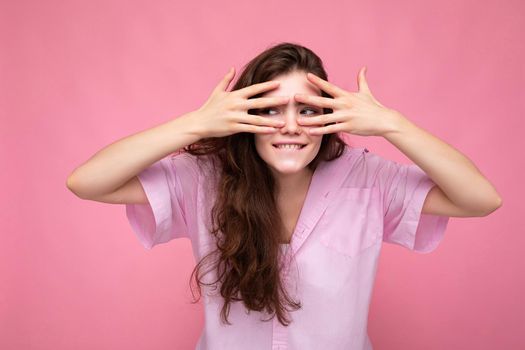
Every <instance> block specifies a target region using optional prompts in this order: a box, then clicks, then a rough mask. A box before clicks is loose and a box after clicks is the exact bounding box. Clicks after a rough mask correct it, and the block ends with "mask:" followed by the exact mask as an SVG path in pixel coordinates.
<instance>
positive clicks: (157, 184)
mask: <svg viewBox="0 0 525 350" xmlns="http://www.w3.org/2000/svg"><path fill="white" fill-rule="evenodd" d="M190 157H191V156H188V155H185V154H179V155H170V156H168V157H166V158H163V159H161V160H159V161H157V162H155V163H153V164H152V165H150V166H149V167H148V168H146V169H144V170H142V172H140V173H139V174H138V175H137V177H138V179H139V181H140V183H141V185H142V188H143V189H144V192H145V193H146V196H147V198H148V203H147V204H126V216H127V218H128V221H129V223H130V225H131V227H132V229H133V232H134V233H135V235H136V236H137V238H138V239H139V241H140V243H141V244H142V245H143V246H144V247H145V248H147V249H151V248H153V246H155V245H157V244H160V243H166V242H169V241H171V240H172V239H175V238H182V237H187V238H190V230H191V226H192V225H191V223H192V222H193V220H194V219H195V215H196V214H195V212H196V211H195V202H196V194H197V185H198V174H197V172H196V169H195V167H194V165H193V161H192V160H191V158H190Z"/></svg>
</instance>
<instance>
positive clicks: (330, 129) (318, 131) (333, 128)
mask: <svg viewBox="0 0 525 350" xmlns="http://www.w3.org/2000/svg"><path fill="white" fill-rule="evenodd" d="M339 131H344V126H343V123H338V124H331V125H327V126H324V127H321V128H312V129H310V130H308V133H309V134H310V135H324V134H335V133H336V132H339Z"/></svg>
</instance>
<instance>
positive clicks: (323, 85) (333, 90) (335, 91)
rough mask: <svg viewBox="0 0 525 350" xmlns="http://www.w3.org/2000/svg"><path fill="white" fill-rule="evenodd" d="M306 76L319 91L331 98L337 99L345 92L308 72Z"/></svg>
mask: <svg viewBox="0 0 525 350" xmlns="http://www.w3.org/2000/svg"><path fill="white" fill-rule="evenodd" d="M306 76H307V78H308V79H309V80H310V81H311V82H312V83H314V84H315V85H317V86H318V87H319V88H320V89H321V90H323V91H324V92H326V93H328V94H329V95H331V96H333V97H339V96H342V95H344V94H345V93H346V91H345V90H343V89H341V88H340V87H338V86H335V85H334V84H332V83H329V82H328V81H326V80H324V79H322V78H320V77H318V76H317V75H315V74H313V73H310V72H308V74H306Z"/></svg>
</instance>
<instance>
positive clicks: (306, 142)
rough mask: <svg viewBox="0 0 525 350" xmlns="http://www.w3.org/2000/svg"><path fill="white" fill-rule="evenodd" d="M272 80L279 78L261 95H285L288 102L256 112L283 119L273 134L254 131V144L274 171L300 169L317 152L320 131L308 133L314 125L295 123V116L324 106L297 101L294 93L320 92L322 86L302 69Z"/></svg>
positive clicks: (317, 112)
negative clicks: (282, 123)
mask: <svg viewBox="0 0 525 350" xmlns="http://www.w3.org/2000/svg"><path fill="white" fill-rule="evenodd" d="M272 80H278V81H280V82H281V83H280V85H279V87H278V88H276V89H273V90H271V91H268V92H265V93H264V94H263V95H262V96H263V97H270V96H288V97H289V98H290V99H289V101H288V104H286V105H280V106H275V107H268V108H263V109H260V110H258V111H256V113H257V114H258V115H260V116H262V117H266V118H275V119H279V120H284V121H285V125H284V126H283V127H281V128H280V129H279V130H278V131H276V132H274V133H272V134H258V133H257V134H255V135H254V137H255V148H256V149H257V153H259V156H260V157H261V158H262V159H263V160H264V161H265V162H266V163H267V164H268V166H269V167H270V169H272V171H273V172H274V174H276V175H285V174H296V173H300V172H302V171H305V168H306V166H307V165H308V164H309V163H310V162H311V161H312V160H313V159H314V158H315V156H316V155H317V152H318V151H319V148H320V147H321V140H322V138H323V135H309V134H308V132H307V130H308V129H310V128H312V127H314V126H301V125H298V124H297V118H298V117H305V118H308V117H309V116H317V115H320V114H323V109H322V108H320V107H316V106H312V105H301V104H299V105H298V104H297V103H298V102H296V101H295V98H294V95H295V94H307V95H316V96H321V90H320V89H319V88H318V87H316V86H315V85H313V84H312V83H310V82H309V81H308V79H307V78H306V72H304V71H294V72H291V73H289V74H286V75H280V76H277V77H275V78H273V79H272ZM278 143H286V144H300V145H301V146H300V147H301V148H299V149H297V148H295V147H292V148H278V147H277V146H276V144H278Z"/></svg>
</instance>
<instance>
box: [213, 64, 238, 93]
mask: <svg viewBox="0 0 525 350" xmlns="http://www.w3.org/2000/svg"><path fill="white" fill-rule="evenodd" d="M234 76H235V68H234V67H230V70H229V71H228V73H226V75H225V76H224V77H223V78H222V79H221V81H220V82H219V84H218V85H217V86H216V88H215V90H217V91H226V90H227V89H228V85H230V83H231V81H232V79H233V77H234Z"/></svg>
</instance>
